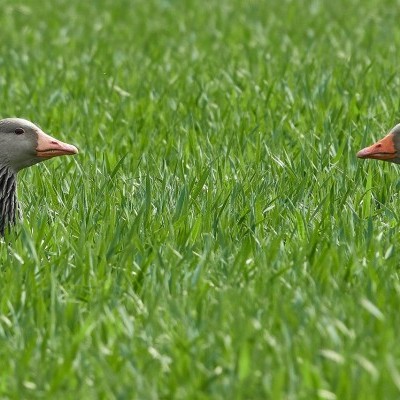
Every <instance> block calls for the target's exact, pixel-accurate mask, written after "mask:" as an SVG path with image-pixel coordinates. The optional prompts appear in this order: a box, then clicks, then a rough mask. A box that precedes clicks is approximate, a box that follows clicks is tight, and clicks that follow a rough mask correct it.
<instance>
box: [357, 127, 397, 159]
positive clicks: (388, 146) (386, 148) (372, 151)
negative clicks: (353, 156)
mask: <svg viewBox="0 0 400 400" xmlns="http://www.w3.org/2000/svg"><path fill="white" fill-rule="evenodd" d="M357 157H358V158H374V159H376V160H384V161H390V160H393V159H394V158H396V157H397V151H396V148H395V144H394V134H393V133H389V135H387V136H385V137H384V138H383V139H381V140H380V141H379V142H376V143H375V144H373V145H372V146H369V147H366V148H365V149H362V150H360V151H359V152H358V153H357Z"/></svg>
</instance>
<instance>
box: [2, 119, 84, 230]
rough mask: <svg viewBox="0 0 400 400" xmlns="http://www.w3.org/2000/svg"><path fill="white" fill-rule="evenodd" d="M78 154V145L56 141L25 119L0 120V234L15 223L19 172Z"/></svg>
mask: <svg viewBox="0 0 400 400" xmlns="http://www.w3.org/2000/svg"><path fill="white" fill-rule="evenodd" d="M77 153H78V149H77V148H76V147H75V146H73V145H71V144H68V143H64V142H62V141H60V140H58V139H55V138H53V137H52V136H50V135H48V134H46V133H44V132H43V131H42V130H41V129H40V128H39V127H37V126H36V125H35V124H33V123H32V122H30V121H27V120H26V119H22V118H6V119H2V120H0V235H4V231H5V229H6V228H7V226H9V225H11V224H13V223H15V221H16V213H17V210H18V204H17V197H16V175H17V173H18V171H20V170H21V169H23V168H26V167H30V166H31V165H34V164H37V163H39V162H41V161H45V160H48V159H50V158H53V157H58V156H63V155H73V154H77Z"/></svg>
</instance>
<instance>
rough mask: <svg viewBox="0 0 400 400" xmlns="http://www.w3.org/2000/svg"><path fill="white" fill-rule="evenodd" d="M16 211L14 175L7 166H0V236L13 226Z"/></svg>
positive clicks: (15, 181) (15, 182)
mask: <svg viewBox="0 0 400 400" xmlns="http://www.w3.org/2000/svg"><path fill="white" fill-rule="evenodd" d="M17 209H18V203H17V180H16V174H15V172H13V171H12V170H11V169H10V168H9V167H8V166H4V165H3V166H1V165H0V235H2V236H3V235H4V232H5V230H6V229H7V227H8V226H9V225H12V224H15V222H16V214H17Z"/></svg>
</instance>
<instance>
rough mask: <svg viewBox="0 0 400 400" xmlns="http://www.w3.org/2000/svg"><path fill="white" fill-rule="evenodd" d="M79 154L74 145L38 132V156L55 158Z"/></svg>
mask: <svg viewBox="0 0 400 400" xmlns="http://www.w3.org/2000/svg"><path fill="white" fill-rule="evenodd" d="M73 154H78V149H77V148H76V147H75V146H73V145H72V144H68V143H64V142H61V140H57V139H54V138H53V137H51V136H50V135H47V134H46V133H44V132H42V131H38V132H37V147H36V156H37V157H43V158H53V157H57V156H68V155H73Z"/></svg>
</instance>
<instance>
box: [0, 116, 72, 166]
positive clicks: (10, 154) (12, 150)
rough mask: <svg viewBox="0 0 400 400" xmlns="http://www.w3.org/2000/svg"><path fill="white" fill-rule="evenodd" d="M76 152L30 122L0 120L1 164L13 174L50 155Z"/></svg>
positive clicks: (50, 156) (17, 119) (69, 145)
mask: <svg viewBox="0 0 400 400" xmlns="http://www.w3.org/2000/svg"><path fill="white" fill-rule="evenodd" d="M77 153H78V149H77V148H76V147H75V146H73V145H71V144H67V143H64V142H61V141H60V140H57V139H55V138H53V137H51V136H50V135H47V134H46V133H44V132H43V131H42V130H41V129H40V128H39V127H37V126H36V125H35V124H33V123H32V122H30V121H27V120H25V119H22V118H6V119H2V120H0V166H7V167H8V168H10V169H11V170H12V171H13V172H15V173H16V172H18V171H19V170H21V169H23V168H26V167H30V166H31V165H34V164H37V163H39V162H41V161H45V160H48V159H50V158H53V157H57V156H63V155H73V154H77Z"/></svg>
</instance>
